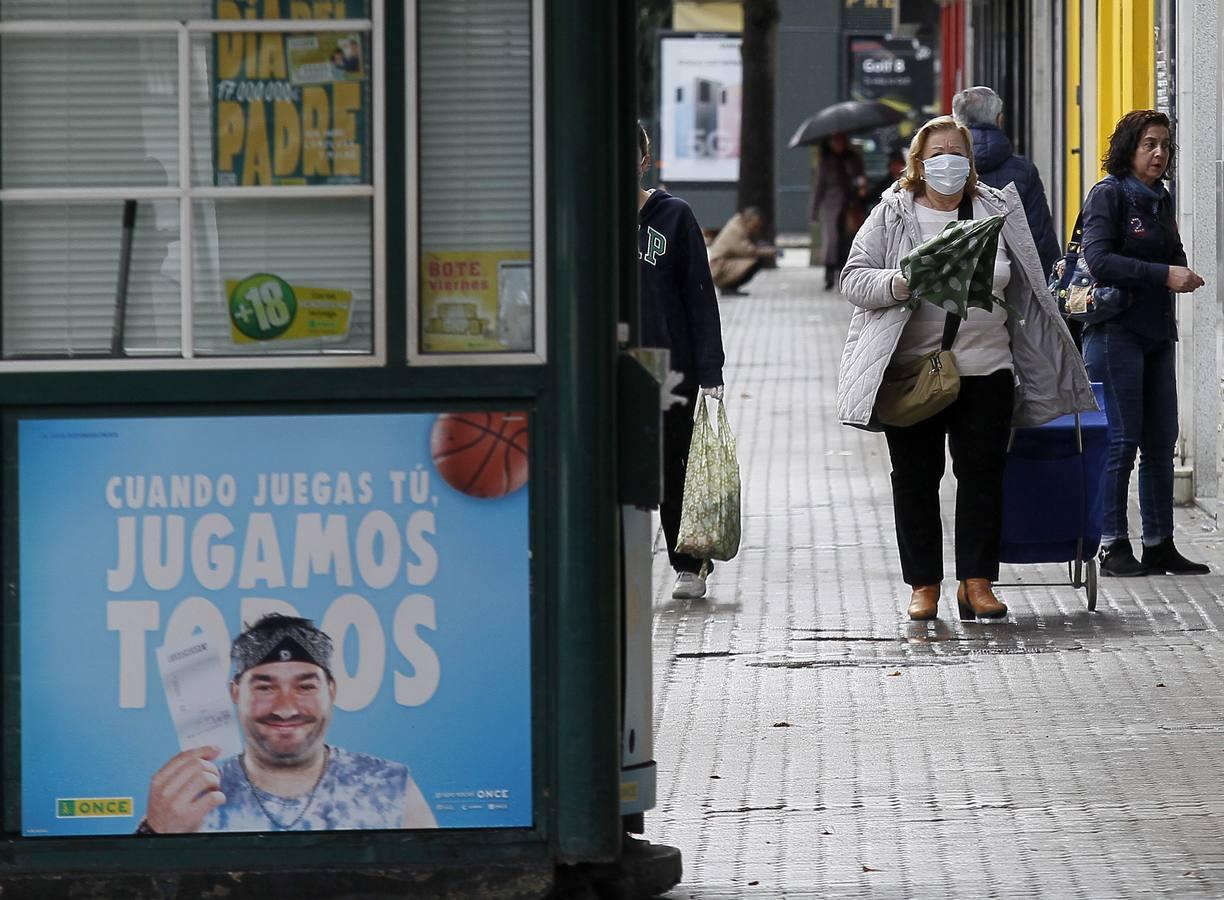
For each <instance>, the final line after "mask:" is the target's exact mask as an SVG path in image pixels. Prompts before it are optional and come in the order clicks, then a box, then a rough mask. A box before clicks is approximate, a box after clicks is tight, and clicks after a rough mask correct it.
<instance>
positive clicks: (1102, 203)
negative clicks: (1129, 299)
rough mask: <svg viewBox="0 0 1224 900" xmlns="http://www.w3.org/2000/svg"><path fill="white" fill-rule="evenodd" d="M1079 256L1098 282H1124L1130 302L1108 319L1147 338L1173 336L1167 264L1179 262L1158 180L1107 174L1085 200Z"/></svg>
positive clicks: (1169, 202) (1168, 203)
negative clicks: (1152, 182)
mask: <svg viewBox="0 0 1224 900" xmlns="http://www.w3.org/2000/svg"><path fill="white" fill-rule="evenodd" d="M1083 217H1084V237H1083V241H1082V245H1083V250H1082V252H1083V254H1084V260H1085V261H1086V262H1087V263H1088V268H1089V269H1090V270H1091V271H1092V277H1093V278H1095V279H1096V280H1097V281H1098V282H1100V283H1101V284H1108V285H1112V286H1114V287H1120V288H1126V289H1127V290H1128V291H1130V292H1131V293H1132V295H1133V297H1134V302H1133V303H1132V304H1131V306H1130V307H1129V308H1128V309H1127V310H1126V311H1125V312H1124V313H1122V314H1121V315H1119V316H1116V317H1114V318H1113V319H1110V320H1109V321H1110V322H1117V323H1118V324H1120V325H1125V326H1126V327H1127V328H1129V329H1130V330H1131V331H1134V332H1136V333H1138V334H1142V335H1145V336H1147V337H1150V338H1157V339H1159V338H1172V339H1173V340H1177V321H1176V319H1174V317H1173V294H1172V292H1170V291H1169V287H1168V278H1169V266H1171V265H1172V266H1184V265H1185V264H1186V251H1185V249H1184V248H1183V247H1182V242H1181V236H1180V235H1179V234H1178V233H1177V218H1176V215H1175V212H1174V209H1173V198H1172V197H1170V196H1169V192H1168V191H1167V190H1165V188H1164V185H1162V184H1160V183H1159V182H1157V186H1156V189H1155V190H1153V189H1152V188H1149V187H1148V186H1147V185H1146V184H1144V183H1143V182H1141V181H1139V180H1138V179H1137V178H1135V177H1134V176H1130V175H1128V176H1126V177H1125V178H1116V177H1115V176H1113V175H1106V176H1105V177H1104V178H1102V179H1101V180H1100V181H1098V182H1097V183H1096V184H1095V185H1093V187H1092V190H1091V191H1089V192H1088V197H1087V199H1085V200H1084V207H1083Z"/></svg>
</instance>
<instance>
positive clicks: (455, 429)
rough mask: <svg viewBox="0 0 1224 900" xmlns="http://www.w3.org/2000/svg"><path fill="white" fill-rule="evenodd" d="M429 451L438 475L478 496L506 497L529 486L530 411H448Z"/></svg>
mask: <svg viewBox="0 0 1224 900" xmlns="http://www.w3.org/2000/svg"><path fill="white" fill-rule="evenodd" d="M429 450H430V453H431V454H432V455H433V461H434V466H435V467H436V468H437V470H438V474H439V475H441V476H442V478H443V479H445V481H446V483H447V484H449V485H450V486H451V487H453V488H454V489H455V490H457V491H461V492H462V493H464V494H467V495H469V496H472V497H504V496H506V495H507V494H512V493H514V492H515V491H517V490H518V489H519V488H521V487H522V486H523V485H524V484H526V483H527V413H525V412H505V413H502V412H493V413H443V414H442V415H440V416H438V420H437V421H436V422H434V426H433V432H432V433H431V434H430V437H429Z"/></svg>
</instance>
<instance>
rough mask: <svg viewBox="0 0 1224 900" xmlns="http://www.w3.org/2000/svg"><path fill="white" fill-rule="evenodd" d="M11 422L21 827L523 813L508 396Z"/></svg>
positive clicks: (304, 822)
mask: <svg viewBox="0 0 1224 900" xmlns="http://www.w3.org/2000/svg"><path fill="white" fill-rule="evenodd" d="M17 432H18V435H17V442H18V474H17V494H18V516H19V552H18V565H19V573H18V579H17V580H18V586H19V600H18V602H19V615H20V622H21V629H20V631H21V636H20V683H21V688H20V727H21V820H22V832H23V834H25V835H27V836H41V835H98V834H133V833H138V832H139V833H149V832H153V833H158V834H161V833H209V832H278V831H291V830H292V831H302V830H350V829H380V830H381V829H401V828H405V829H418V828H422V829H423V828H497V827H525V826H530V825H531V824H532V778H531V706H530V693H531V692H530V677H529V676H530V663H531V654H530V616H529V538H528V495H529V488H530V485H529V484H528V468H527V454H528V443H527V442H528V420H527V415H526V414H525V413H514V412H504V413H503V412H497V413H466V412H465V413H455V414H445V413H428V414H426V413H411V414H404V413H394V414H391V413H369V414H364V413H362V414H351V415H309V416H282V415H266V416H242V417H237V416H235V417H168V418H108V419H23V420H21V421H19V422H18V424H17Z"/></svg>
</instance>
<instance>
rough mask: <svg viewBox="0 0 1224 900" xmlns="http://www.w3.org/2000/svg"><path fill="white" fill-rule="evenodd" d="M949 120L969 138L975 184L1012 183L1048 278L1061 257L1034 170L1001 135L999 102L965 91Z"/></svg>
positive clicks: (983, 90) (984, 90)
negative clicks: (1018, 196)
mask: <svg viewBox="0 0 1224 900" xmlns="http://www.w3.org/2000/svg"><path fill="white" fill-rule="evenodd" d="M952 116H953V118H955V119H956V121H957V122H958V123H959V124H961V125H964V126H965V127H966V128H968V129H969V133H970V134H972V135H973V161H974V164H975V165H976V166H977V175H978V180H979V181H982V182H984V183H985V184H988V185H990V186H991V187H993V188H998V189H1000V190H1002V189H1003V188H1005V187H1007V185H1009V184H1012V183H1014V184H1015V185H1016V190H1017V191H1019V193H1020V200H1021V201H1022V202H1023V203H1024V214H1025V217H1026V218H1027V219H1028V223H1029V228H1030V229H1031V230H1032V232H1033V241H1034V242H1035V243H1036V244H1037V255H1038V256H1039V257H1040V258H1041V265H1042V268H1043V270H1044V271H1045V273H1046V274H1047V275H1048V274H1049V272H1050V268H1051V267H1052V266H1053V265H1054V263H1055V262H1056V261H1057V259H1058V258H1059V257H1060V256H1061V255H1062V252H1061V250H1060V248H1059V244H1058V236H1057V235H1056V234H1055V233H1054V222H1053V220H1052V219H1051V217H1050V207H1049V204H1047V203H1046V193H1045V187H1044V186H1043V185H1042V183H1041V175H1040V173H1038V171H1037V167H1036V166H1035V165H1033V164H1032V163H1031V162H1030V161H1029V160H1027V159H1025V158H1024V157H1023V156H1019V155H1017V154H1016V153H1013V152H1012V143H1011V141H1010V140H1009V139H1008V137H1007V135H1006V134H1004V133H1003V98H1001V97H1000V96H999V95H998V94H996V93H995V92H994V91H993V90H991V89H990V88H988V87H983V86H978V87H971V88H965V89H964V90H963V91H960V92H958V93H957V94H956V96H955V97H953V98H952Z"/></svg>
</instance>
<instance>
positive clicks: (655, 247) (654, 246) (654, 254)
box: [638, 225, 667, 266]
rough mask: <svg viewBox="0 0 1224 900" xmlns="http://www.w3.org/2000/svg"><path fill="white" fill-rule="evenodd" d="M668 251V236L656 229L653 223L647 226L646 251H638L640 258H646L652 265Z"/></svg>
mask: <svg viewBox="0 0 1224 900" xmlns="http://www.w3.org/2000/svg"><path fill="white" fill-rule="evenodd" d="M666 253H667V238H665V237H664V236H663V235H662V234H661V233H659V232H658V231H655V230H654V227H653V226H651V225H647V226H646V252H645V253H643V252H642V251H641V250H639V251H638V259H644V260H646V262H648V263H649V264H650V265H652V266H653V265H655V261H656V260H657V259H658V258H659V257H660V256H663V255H665V254H666Z"/></svg>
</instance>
